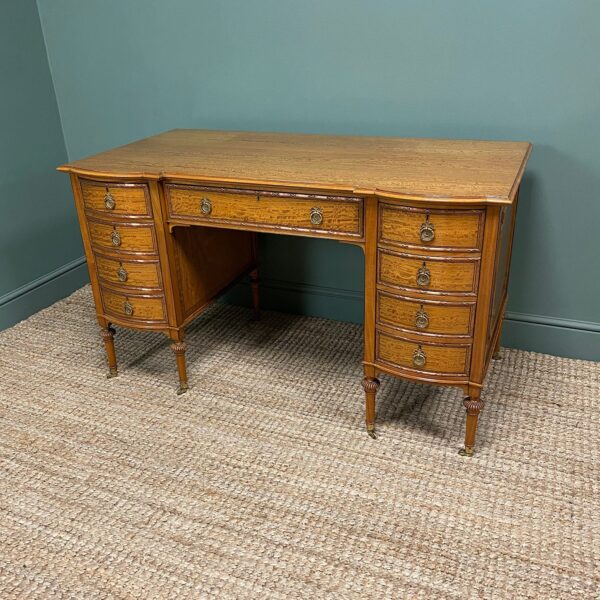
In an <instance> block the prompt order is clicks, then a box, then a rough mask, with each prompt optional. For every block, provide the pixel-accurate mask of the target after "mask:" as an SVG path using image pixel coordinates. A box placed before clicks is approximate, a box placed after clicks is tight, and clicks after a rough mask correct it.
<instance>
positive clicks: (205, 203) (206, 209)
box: [200, 198, 212, 215]
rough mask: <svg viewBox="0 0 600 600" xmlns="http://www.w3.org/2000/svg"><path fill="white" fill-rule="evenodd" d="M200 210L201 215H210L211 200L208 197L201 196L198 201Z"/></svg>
mask: <svg viewBox="0 0 600 600" xmlns="http://www.w3.org/2000/svg"><path fill="white" fill-rule="evenodd" d="M200 211H201V212H202V214H203V215H210V213H211V212H212V202H211V201H210V200H209V199H208V198H202V201H201V202H200Z"/></svg>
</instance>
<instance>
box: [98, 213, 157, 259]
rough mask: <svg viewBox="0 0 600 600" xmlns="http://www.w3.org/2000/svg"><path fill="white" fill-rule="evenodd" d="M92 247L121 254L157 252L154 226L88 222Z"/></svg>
mask: <svg viewBox="0 0 600 600" xmlns="http://www.w3.org/2000/svg"><path fill="white" fill-rule="evenodd" d="M88 228H89V231H90V239H91V241H92V246H94V247H95V248H99V249H110V250H116V251H121V252H140V253H145V254H148V253H154V252H156V236H155V234H154V225H150V224H148V225H141V224H137V223H105V222H101V221H94V220H93V219H89V220H88Z"/></svg>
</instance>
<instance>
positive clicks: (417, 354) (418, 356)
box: [413, 346, 427, 367]
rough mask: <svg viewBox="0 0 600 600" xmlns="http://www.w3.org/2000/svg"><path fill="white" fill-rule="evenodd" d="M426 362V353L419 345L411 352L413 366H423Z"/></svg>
mask: <svg viewBox="0 0 600 600" xmlns="http://www.w3.org/2000/svg"><path fill="white" fill-rule="evenodd" d="M426 362H427V355H426V354H425V352H424V351H423V348H421V346H419V347H418V348H417V349H416V350H415V351H414V352H413V365H414V366H415V367H424V366H425V363H426Z"/></svg>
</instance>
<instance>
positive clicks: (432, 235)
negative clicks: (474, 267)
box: [379, 203, 483, 251]
mask: <svg viewBox="0 0 600 600" xmlns="http://www.w3.org/2000/svg"><path fill="white" fill-rule="evenodd" d="M482 234H483V211H481V210H437V209H431V210H429V209H421V208H411V207H406V206H394V205H391V204H385V203H382V204H380V205H379V241H380V242H382V243H386V242H388V243H391V244H398V245H401V246H414V247H427V248H433V249H438V250H460V251H471V250H479V249H480V248H481V240H482Z"/></svg>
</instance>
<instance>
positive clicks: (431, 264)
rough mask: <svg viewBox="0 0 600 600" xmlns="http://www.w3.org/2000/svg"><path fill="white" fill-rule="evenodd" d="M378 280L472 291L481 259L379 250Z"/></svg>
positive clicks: (435, 290)
mask: <svg viewBox="0 0 600 600" xmlns="http://www.w3.org/2000/svg"><path fill="white" fill-rule="evenodd" d="M377 266H378V282H379V283H382V284H387V285H391V286H396V287H400V288H406V289H411V290H420V291H423V292H433V293H448V294H473V293H475V291H476V289H477V278H478V274H479V260H478V259H469V258H449V257H432V256H421V255H417V254H402V253H397V252H391V251H389V250H379V257H378V261H377Z"/></svg>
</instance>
